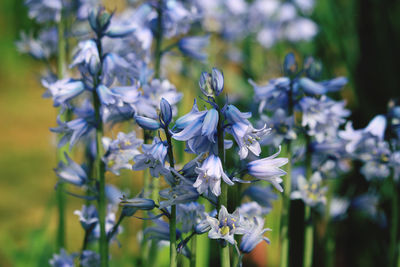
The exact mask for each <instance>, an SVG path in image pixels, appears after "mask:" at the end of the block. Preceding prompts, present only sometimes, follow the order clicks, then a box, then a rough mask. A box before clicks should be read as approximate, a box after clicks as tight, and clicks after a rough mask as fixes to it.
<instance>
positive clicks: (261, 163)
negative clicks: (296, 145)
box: [247, 148, 288, 192]
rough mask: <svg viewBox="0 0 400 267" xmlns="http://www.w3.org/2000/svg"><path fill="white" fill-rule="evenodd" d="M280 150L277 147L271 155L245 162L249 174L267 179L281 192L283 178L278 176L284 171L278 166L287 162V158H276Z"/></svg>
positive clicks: (283, 173)
mask: <svg viewBox="0 0 400 267" xmlns="http://www.w3.org/2000/svg"><path fill="white" fill-rule="evenodd" d="M280 152H281V150H280V148H279V151H278V152H277V153H275V154H273V155H272V156H269V157H267V158H263V159H258V160H254V161H251V162H249V163H248V164H247V170H248V173H249V174H250V175H251V176H253V177H255V178H257V179H260V180H265V181H268V182H270V183H272V185H273V186H274V187H275V188H276V189H278V190H279V191H280V192H283V188H282V186H281V185H280V183H282V181H283V180H282V178H280V177H281V176H283V175H285V174H286V172H285V171H284V170H282V169H280V168H279V167H282V166H283V165H285V164H286V163H288V159H287V158H276V157H277V156H278V155H279V153H280Z"/></svg>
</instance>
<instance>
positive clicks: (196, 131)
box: [172, 108, 218, 143]
mask: <svg viewBox="0 0 400 267" xmlns="http://www.w3.org/2000/svg"><path fill="white" fill-rule="evenodd" d="M192 111H193V110H192ZM199 115H200V116H199ZM185 116H187V117H185ZM185 116H184V117H182V118H180V119H178V120H177V124H178V125H179V126H178V127H183V126H182V125H185V126H184V127H183V130H182V131H180V132H177V133H174V134H173V136H172V137H173V138H174V139H175V140H179V141H189V140H190V139H193V138H197V137H199V136H204V137H207V139H208V140H209V141H210V142H213V143H215V135H216V132H217V126H218V111H217V110H216V109H214V108H212V109H210V110H208V111H207V112H206V113H205V112H201V111H200V112H197V114H193V112H190V113H189V114H187V115H185ZM194 117H197V119H195V120H193V118H194ZM189 118H192V119H191V120H190V121H188V123H186V121H187V119H189ZM181 119H182V120H181Z"/></svg>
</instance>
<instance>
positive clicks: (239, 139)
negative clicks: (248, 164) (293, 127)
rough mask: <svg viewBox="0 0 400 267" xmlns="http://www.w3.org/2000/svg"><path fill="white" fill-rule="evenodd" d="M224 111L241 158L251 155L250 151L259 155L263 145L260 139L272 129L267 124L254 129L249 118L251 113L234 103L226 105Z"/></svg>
mask: <svg viewBox="0 0 400 267" xmlns="http://www.w3.org/2000/svg"><path fill="white" fill-rule="evenodd" d="M223 112H224V115H225V117H226V119H227V121H228V124H229V125H230V127H229V128H228V129H229V131H230V132H231V134H232V135H233V137H234V138H235V141H236V143H237V144H238V146H239V157H240V159H245V158H246V157H247V156H248V155H249V151H250V152H251V153H252V154H254V155H255V156H259V155H260V153H261V146H260V144H259V142H258V140H260V139H261V138H262V137H263V136H265V135H266V134H268V133H269V132H270V129H267V127H266V125H264V126H263V127H262V128H260V129H254V127H253V126H252V124H251V123H250V122H249V121H248V120H247V119H248V118H250V117H251V113H249V112H246V113H242V112H240V111H239V110H238V109H237V108H236V107H235V106H234V105H227V106H225V107H224V109H223Z"/></svg>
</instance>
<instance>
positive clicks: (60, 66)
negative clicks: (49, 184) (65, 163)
mask: <svg viewBox="0 0 400 267" xmlns="http://www.w3.org/2000/svg"><path fill="white" fill-rule="evenodd" d="M64 28H65V22H64V19H63V18H62V19H61V20H60V22H59V23H58V54H57V77H58V79H60V80H61V79H63V78H64V74H65V69H66V67H65V65H66V54H65V38H64V32H65V30H64ZM61 116H62V119H63V120H70V117H71V115H70V112H68V111H66V112H65V113H64V114H62V115H61ZM67 150H68V145H65V146H64V147H62V148H59V149H57V160H65V159H64V152H65V151H67ZM64 187H65V185H64V184H63V183H59V185H58V187H57V192H56V198H57V206H58V229H57V248H58V249H60V248H65V247H66V244H65V236H66V234H65V233H66V216H65V210H66V197H65V194H64Z"/></svg>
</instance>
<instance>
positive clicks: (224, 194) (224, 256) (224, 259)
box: [217, 109, 230, 267]
mask: <svg viewBox="0 0 400 267" xmlns="http://www.w3.org/2000/svg"><path fill="white" fill-rule="evenodd" d="M217 127H218V128H217V134H218V157H219V158H220V159H221V162H222V168H224V165H225V151H224V129H223V115H222V112H221V110H220V109H218V126H217ZM221 206H225V207H227V206H228V185H227V184H226V183H221V195H220V196H219V197H218V210H220V209H221ZM220 258H221V267H229V266H230V257H229V246H228V245H226V244H221V245H220Z"/></svg>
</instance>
